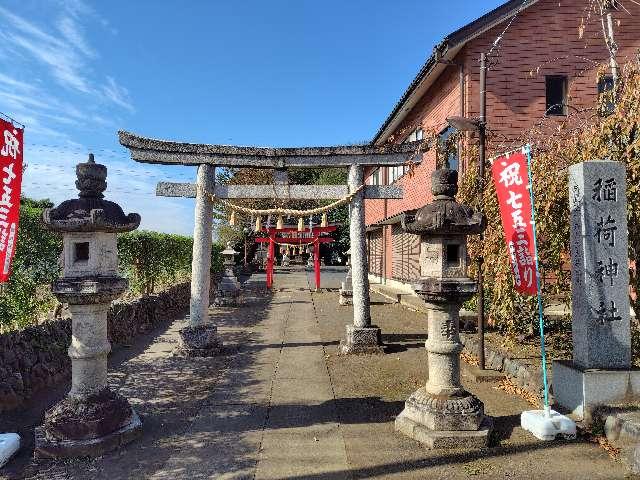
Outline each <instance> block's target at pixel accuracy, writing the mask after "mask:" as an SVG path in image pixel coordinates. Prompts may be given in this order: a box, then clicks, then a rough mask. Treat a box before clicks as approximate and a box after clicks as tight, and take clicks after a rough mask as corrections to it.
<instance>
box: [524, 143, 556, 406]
mask: <svg viewBox="0 0 640 480" xmlns="http://www.w3.org/2000/svg"><path fill="white" fill-rule="evenodd" d="M523 153H525V155H526V156H527V173H528V176H529V195H530V198H531V223H532V227H533V249H534V254H535V260H536V289H537V291H538V318H539V321H540V353H541V356H542V381H543V384H544V413H545V416H546V417H547V418H549V417H550V416H551V412H550V407H549V384H548V379H547V354H546V351H545V346H544V315H543V306H542V291H541V288H540V267H539V265H538V240H537V237H536V208H535V203H534V195H533V175H532V173H531V146H530V145H525V146H524V147H523Z"/></svg>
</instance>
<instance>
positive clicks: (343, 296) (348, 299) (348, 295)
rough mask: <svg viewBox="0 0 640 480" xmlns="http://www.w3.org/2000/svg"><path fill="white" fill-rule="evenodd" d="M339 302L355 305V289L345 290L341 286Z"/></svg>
mask: <svg viewBox="0 0 640 480" xmlns="http://www.w3.org/2000/svg"><path fill="white" fill-rule="evenodd" d="M338 303H339V304H340V305H353V290H344V289H342V288H341V289H340V299H339V300H338Z"/></svg>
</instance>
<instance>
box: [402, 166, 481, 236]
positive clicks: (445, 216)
mask: <svg viewBox="0 0 640 480" xmlns="http://www.w3.org/2000/svg"><path fill="white" fill-rule="evenodd" d="M431 193H432V194H433V198H434V200H433V202H431V203H429V204H427V205H425V206H424V207H422V208H421V209H419V210H418V211H417V212H416V215H415V219H414V221H413V222H411V223H407V224H404V225H403V227H404V229H405V230H406V231H407V232H411V233H416V234H432V235H471V234H477V233H482V232H483V231H484V230H485V228H486V227H487V219H486V217H485V216H484V215H483V214H481V213H478V212H474V211H473V208H471V207H470V206H468V205H464V204H461V203H458V202H457V201H456V199H455V195H456V193H458V172H457V171H456V170H450V169H448V168H441V169H438V170H435V171H434V172H433V174H432V175H431Z"/></svg>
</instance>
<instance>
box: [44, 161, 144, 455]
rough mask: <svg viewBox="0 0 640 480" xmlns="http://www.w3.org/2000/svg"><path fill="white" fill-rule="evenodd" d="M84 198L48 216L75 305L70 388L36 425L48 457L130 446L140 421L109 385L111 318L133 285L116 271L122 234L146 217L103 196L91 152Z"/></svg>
mask: <svg viewBox="0 0 640 480" xmlns="http://www.w3.org/2000/svg"><path fill="white" fill-rule="evenodd" d="M76 174H77V181H76V187H77V188H78V190H79V191H80V193H79V198H76V199H73V200H66V201H64V202H62V203H61V204H60V205H59V206H58V207H56V208H51V209H47V210H45V212H44V222H45V224H46V226H47V228H49V230H52V231H54V232H59V233H61V234H62V242H63V258H64V267H63V271H62V275H61V277H60V278H59V279H58V280H56V281H55V282H54V284H53V293H54V295H55V296H56V297H57V298H58V300H59V301H60V302H61V303H66V304H68V305H69V310H70V312H71V332H72V339H71V345H70V347H69V357H71V390H70V391H69V393H68V394H67V396H66V397H65V398H64V399H63V400H61V401H60V402H58V403H57V404H55V405H54V406H53V407H51V408H50V409H49V410H47V411H46V413H45V415H44V424H43V425H42V426H40V427H38V428H36V433H35V437H36V440H35V452H36V455H38V456H43V457H81V456H99V455H102V454H103V453H105V452H108V451H110V450H113V449H116V448H119V447H120V446H121V445H123V444H125V443H127V442H130V441H131V440H133V439H134V438H135V437H136V436H138V435H139V434H140V432H141V428H142V423H141V421H140V419H139V417H138V415H137V414H136V412H135V411H134V410H133V408H131V405H129V402H128V401H127V399H126V398H124V397H123V396H122V395H120V394H118V393H117V392H114V391H112V390H111V389H110V388H109V386H108V385H107V356H108V354H109V352H110V350H111V345H110V343H109V340H108V336H107V313H108V311H109V306H110V305H111V302H112V301H113V300H115V299H116V298H118V297H119V296H120V295H122V294H123V293H124V292H125V291H126V289H127V287H128V282H127V280H126V279H124V278H122V277H121V276H120V275H119V274H118V243H117V238H116V237H117V234H118V233H120V232H128V231H131V230H134V229H136V228H138V226H139V225H140V215H138V214H137V213H130V214H129V215H125V214H124V212H123V211H122V208H120V206H119V205H118V204H116V203H114V202H110V201H108V200H105V199H104V198H103V192H104V191H105V189H106V188H107V182H106V178H107V167H105V166H104V165H100V164H97V163H95V161H94V158H93V155H89V160H88V162H86V163H80V164H78V165H77V166H76Z"/></svg>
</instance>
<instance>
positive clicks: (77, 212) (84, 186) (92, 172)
mask: <svg viewBox="0 0 640 480" xmlns="http://www.w3.org/2000/svg"><path fill="white" fill-rule="evenodd" d="M76 177H77V180H76V188H77V189H78V190H79V193H78V198H74V199H72V200H65V201H64V202H62V203H61V204H60V205H58V206H57V207H54V208H47V209H46V210H45V211H44V214H43V215H44V222H45V224H46V225H47V228H49V229H50V230H53V231H57V232H112V233H117V232H128V231H131V230H135V229H136V228H138V226H139V225H140V215H138V214H137V213H130V214H129V215H125V214H124V212H123V211H122V208H121V207H120V205H118V204H117V203H115V202H111V201H109V200H104V195H103V192H104V191H105V190H106V189H107V181H106V180H107V167H106V166H105V165H101V164H99V163H96V162H95V158H94V156H93V154H92V153H90V154H89V159H88V160H87V161H86V162H84V163H79V164H78V165H76Z"/></svg>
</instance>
